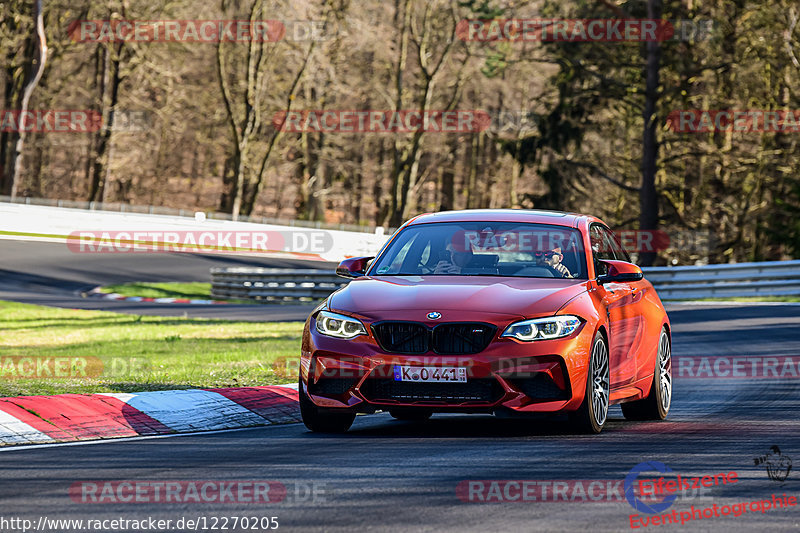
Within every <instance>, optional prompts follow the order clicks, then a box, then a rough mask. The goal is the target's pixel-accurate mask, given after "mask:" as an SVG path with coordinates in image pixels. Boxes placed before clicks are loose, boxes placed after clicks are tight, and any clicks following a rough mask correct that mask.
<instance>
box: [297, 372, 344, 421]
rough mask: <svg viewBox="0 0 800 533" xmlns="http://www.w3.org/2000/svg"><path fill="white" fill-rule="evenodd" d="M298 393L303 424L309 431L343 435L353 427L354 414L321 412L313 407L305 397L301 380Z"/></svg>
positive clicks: (312, 403)
mask: <svg viewBox="0 0 800 533" xmlns="http://www.w3.org/2000/svg"><path fill="white" fill-rule="evenodd" d="M298 392H299V395H300V414H301V415H302V417H303V424H305V425H306V427H307V428H308V429H310V430H311V431H314V432H315V433H345V432H346V431H347V430H348V429H350V426H352V425H353V421H354V420H355V419H356V414H355V413H352V412H344V413H335V412H331V411H330V410H321V409H320V408H319V407H317V406H316V405H314V402H312V401H311V399H310V398H309V397H308V396H306V393H305V391H304V390H303V381H302V380H301V381H300V386H299V388H298Z"/></svg>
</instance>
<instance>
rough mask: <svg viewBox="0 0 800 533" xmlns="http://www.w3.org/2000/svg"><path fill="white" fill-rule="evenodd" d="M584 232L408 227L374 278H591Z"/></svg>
mask: <svg viewBox="0 0 800 533" xmlns="http://www.w3.org/2000/svg"><path fill="white" fill-rule="evenodd" d="M584 258H585V254H584V249H583V240H582V238H581V234H580V232H578V231H577V230H575V229H571V228H567V227H564V226H553V225H548V224H521V223H518V222H439V223H431V224H415V225H411V226H408V227H406V228H405V229H403V230H401V232H400V233H399V234H398V235H397V236H396V237H395V238H394V239H392V241H391V243H390V244H389V246H388V247H387V249H386V250H385V251H384V252H383V253H382V254H381V255H380V256H379V257H378V259H377V260H376V261H375V264H373V265H372V267H371V268H370V271H369V274H370V275H372V276H376V275H384V276H422V275H447V276H511V277H524V278H580V279H586V262H585V259H584Z"/></svg>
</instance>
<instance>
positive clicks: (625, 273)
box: [597, 260, 644, 285]
mask: <svg viewBox="0 0 800 533" xmlns="http://www.w3.org/2000/svg"><path fill="white" fill-rule="evenodd" d="M601 263H605V264H606V265H607V266H608V274H603V275H601V276H597V283H599V284H600V285H603V284H604V283H625V282H628V281H639V280H640V279H642V278H644V274H643V273H642V269H641V268H639V267H638V266H636V265H634V264H633V263H628V262H627V261H611V260H608V261H601Z"/></svg>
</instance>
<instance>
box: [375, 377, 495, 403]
mask: <svg viewBox="0 0 800 533" xmlns="http://www.w3.org/2000/svg"><path fill="white" fill-rule="evenodd" d="M361 394H362V395H364V397H365V398H366V399H367V400H369V401H375V402H398V403H426V404H454V403H455V404H459V403H469V404H472V403H483V404H491V403H494V402H496V401H497V400H499V399H500V398H502V396H503V388H502V387H501V386H500V384H499V383H498V382H497V380H496V379H493V378H480V379H470V380H468V381H467V382H466V383H415V382H410V381H394V380H392V379H385V378H367V380H366V381H364V383H363V384H362V385H361Z"/></svg>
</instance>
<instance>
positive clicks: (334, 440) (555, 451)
mask: <svg viewBox="0 0 800 533" xmlns="http://www.w3.org/2000/svg"><path fill="white" fill-rule="evenodd" d="M11 244H12V245H11V246H9V241H4V242H0V247H2V250H3V253H2V257H1V258H0V269H2V270H3V272H2V277H3V278H4V279H2V286H1V287H0V298H3V299H14V300H18V301H30V302H34V303H35V302H36V296H34V295H33V292H34V291H36V290H39V289H41V293H42V296H41V298H42V299H41V300H39V302H44V301H45V299H47V298H49V299H51V301H54V302H55V304H57V305H69V306H72V305H73V304H68V303H67V298H68V296H67V293H68V292H69V291H70V290H73V289H75V288H76V287H77V284H80V283H84V284H86V283H89V284H90V285H91V284H92V283H93V282H94V281H96V282H97V283H96V284H99V283H107V282H109V281H108V280H111V281H118V280H119V279H120V277H122V276H129V277H128V278H127V279H129V280H132V281H133V280H136V281H142V280H145V279H147V278H144V277H142V274H143V273H144V268H145V262H147V269H148V271H149V272H151V274H152V278H153V279H155V278H158V279H159V280H164V279H187V276H189V275H191V276H198V277H199V276H201V274H202V273H201V270H202V269H206V268H208V266H210V265H211V264H218V263H215V262H216V261H218V259H215V258H209V257H206V256H203V257H201V258H199V260H197V259H192V261H199V263H201V266H198V267H197V270H194V267H189V258H186V257H184V258H177V259H175V258H172V259H170V258H167V257H166V256H165V257H158V256H150V258H149V261H145V262H142V263H141V264H133V263H132V262H130V263H128V264H127V268H126V269H125V270H119V269H117V266H115V265H113V264H112V263H109V262H108V261H112V259H106V258H105V257H99V258H98V257H95V258H94V259H93V261H96V262H95V263H93V264H94V265H95V266H94V267H93V269H92V271H93V272H92V273H91V274H90V273H86V272H81V271H80V269H79V267H78V266H76V265H74V264H73V265H71V264H69V263H68V262H65V261H62V259H63V258H62V257H61V256H59V255H58V254H59V252H57V251H53V252H52V255H50V256H48V255H46V253H45V252H49V250H50V248H48V246H50V245H48V246H45V245H39V244H37V245H35V247H36V249H35V251H32V248H33V247H32V246H31V245H30V244H25V245H23V244H21V243H11ZM55 246H57V245H55ZM9 251H10V252H11V253H9ZM66 253H69V252H66ZM146 259H148V258H146ZM48 260H50V261H56V262H55V263H53V262H51V263H50V265H51V266H47V267H46V266H44V263H45V262H47V261H48ZM182 261H184V263H183V265H184V266H182V267H180V268H178V265H179V264H181V262H182ZM31 264H34V265H36V266H35V269H34V268H31V267H30V265H31ZM272 264H276V263H272ZM107 268H113V269H115V270H113V271H107V270H106V269H107ZM173 268H178V269H177V270H174V271H172V270H170V269H173ZM25 271H27V274H29V275H32V276H33V275H35V276H38V279H37V280H36V281H32V282H31V283H30V285H28V286H27V287H26V288H24V289H19V288H17V289H14V286H15V283H18V282H19V281H18V280H25V278H24V277H19V276H24V274H22V272H25ZM165 274H166V275H169V277H167V278H165V277H164V275H165ZM8 276H10V277H8ZM15 276H17V277H15ZM137 276H138V277H137ZM59 291H61V292H59ZM65 291H66V292H65ZM73 298H74V296H73ZM84 302H85V300H84ZM96 303H98V304H99V303H102V304H103V307H105V308H109V309H112V307H111V306H109V305H108V304H109V303H114V302H100V301H98V302H96ZM162 307H163V306H162ZM194 307H200V306H194ZM239 307H244V308H247V307H248V306H225V309H221V308H214V309H213V311H214V312H216V313H219V312H225V313H229V312H230V313H231V315H229V316H231V317H236V318H240V317H244V316H248V317H251V318H255V315H252V313H264V314H261V317H262V318H261V319H265V317H268V316H269V314H268V313H266V312H264V311H260V309H261V308H260V307H259V308H257V309H256V310H255V311H254V310H253V309H249V310H248V309H245V310H241V309H238V308H239ZM114 310H121V311H125V312H141V310H136V309H134V308H118V309H114ZM668 310H669V315H670V319H671V321H672V325H673V356H674V361H673V365H674V366H673V374H674V375H675V387H674V400H673V405H672V410H671V412H670V415H669V418H668V419H667V420H666V421H664V422H658V423H656V422H626V421H624V420H623V419H622V414H621V412H620V410H619V408H618V407H614V408H613V409H612V411H611V414H610V421H609V423H608V424H607V426H606V428H605V430H604V431H603V433H602V434H600V435H598V436H579V435H573V434H571V433H570V431H569V428H568V427H567V426H566V425H565V424H563V423H562V422H559V421H553V420H502V419H496V418H493V417H490V416H468V415H462V416H455V415H436V416H434V417H433V418H432V419H431V420H430V421H428V422H425V423H411V422H397V421H394V420H392V419H391V418H390V417H389V416H388V415H386V414H377V415H372V416H361V417H358V419H357V420H356V423H355V424H354V426H353V429H351V430H350V432H349V433H347V434H345V435H341V436H326V435H318V434H312V433H310V432H308V431H307V430H306V429H305V427H304V426H302V425H301V424H291V425H285V426H273V427H267V428H259V429H249V430H239V431H232V432H220V433H210V434H195V435H188V436H180V437H172V438H156V439H139V440H130V441H107V442H102V443H98V444H81V445H74V446H49V447H38V448H32V449H8V450H6V451H3V452H0V502H2V504H3V510H2V512H0V515H2V516H3V517H9V516H16V517H25V518H29V519H31V520H33V521H34V523H36V522H37V521H38V520H39V517H41V516H46V517H48V518H49V519H54V518H55V519H68V518H73V519H83V520H86V519H117V518H123V519H146V518H148V517H153V518H156V519H165V520H166V519H170V520H172V521H173V524H174V523H175V521H177V520H178V519H181V518H185V519H197V518H198V517H207V523H208V524H209V526H210V525H211V520H212V518H211V517H228V518H229V520H232V517H241V516H247V517H264V516H266V517H277V519H278V523H279V524H280V526H279V530H297V531H362V530H376V531H460V532H463V531H487V532H494V531H524V532H528V531H581V530H583V531H626V530H631V526H630V522H629V520H630V519H629V516H630V515H631V514H634V512H635V511H634V509H633V507H632V506H631V505H630V504H629V503H628V502H627V501H625V497H624V494H622V497H621V499H619V498H617V499H616V500H613V499H612V500H613V501H603V500H601V501H583V500H586V497H585V496H584V497H581V495H580V494H578V493H576V492H575V491H574V490H573V489H570V491H569V492H567V493H564V494H562V497H560V498H556V499H557V501H545V502H542V501H519V500H520V499H521V498H520V497H519V493H518V492H515V491H512V492H509V496H508V497H511V498H513V497H514V496H515V495H516V496H518V498H517V500H518V501H512V502H502V503H485V502H480V501H463V500H462V499H461V498H460V497H459V495H461V496H463V493H462V494H459V493H457V490H456V489H457V487H458V486H459V483H462V482H467V483H468V482H469V481H470V480H479V481H486V480H510V481H518V482H522V481H529V482H536V483H539V484H540V485H539V486H541V485H542V484H545V486H550V487H552V486H553V485H547V483H550V482H554V481H568V482H573V481H582V482H583V483H582V484H581V486H583V487H586V486H588V485H589V484H590V483H591V482H592V481H600V482H601V484H602V485H603V486H607V483H611V484H613V483H616V482H619V481H621V480H623V479H625V477H626V475H627V474H628V472H629V471H630V470H631V469H632V468H634V467H635V466H636V465H637V464H639V463H641V462H643V461H658V462H661V463H664V464H665V465H666V466H668V467H669V468H671V469H672V470H673V471H674V472H675V473H679V474H681V475H682V476H684V477H687V476H698V477H699V476H705V475H711V476H713V475H715V474H720V473H728V472H736V473H737V474H738V480H737V482H736V483H732V484H728V485H725V486H721V487H712V488H710V489H707V490H705V491H703V492H702V493H699V494H698V493H697V491H689V492H688V493H685V494H684V495H683V496H682V497H679V498H678V499H677V500H676V501H675V502H674V503H673V505H672V507H670V508H669V509H668V510H666V511H664V512H663V513H660V514H666V513H671V512H672V511H673V510H675V511H677V512H678V515H680V513H681V512H684V511H689V510H690V509H691V507H692V506H694V507H695V508H700V509H702V508H706V507H712V506H713V505H718V506H719V507H720V508H722V507H723V506H730V505H734V504H739V503H743V502H751V501H753V500H764V499H769V500H771V498H772V495H773V494H775V495H777V496H781V495H783V494H784V493H786V495H787V497H790V496H794V497H798V496H800V474H798V471H797V470H798V469H800V416H798V408H799V407H800V401H798V392H799V390H800V387H798V383H800V378H799V377H798V376H796V375H794V376H792V375H791V374H789V375H787V376H785V377H784V378H781V379H758V378H749V379H728V378H722V377H716V378H701V379H691V378H687V377H681V376H680V375H677V372H676V367H677V368H680V367H681V364H682V361H683V362H686V361H687V360H689V359H693V360H695V361H699V360H700V359H701V358H703V357H711V356H726V357H729V358H730V357H733V356H739V357H766V356H775V357H777V356H795V357H797V356H798V355H800V306H796V305H768V306H738V305H737V306H731V305H721V304H711V303H709V304H708V305H702V306H700V305H671V306H669V307H668ZM192 311H193V310H190V311H189V312H190V314H191V316H200V315H198V314H196V313H197V312H192ZM160 312H161V311H160V310H159V313H160ZM266 319H268V318H266ZM773 446H778V447H779V448H780V451H781V453H782V461H783V463H782V464H783V465H784V466H785V465H787V464H788V463H790V462H791V460H794V462H795V468H794V469H792V470H791V471H790V472H789V475H788V477H787V478H786V479H785V480H784V481H775V480H772V479H770V478H769V477H768V475H767V471H766V469H765V467H764V466H763V465H756V464H755V461H754V459H755V458H758V457H760V456H764V455H765V454H767V453H770V448H771V447H773ZM773 455H774V452H773ZM773 458H774V457H773ZM657 476H658V475H657V474H655V473H652V474H647V477H657ZM92 480H94V481H123V480H127V481H131V482H133V481H139V482H145V481H152V482H160V481H197V482H202V481H208V480H216V481H228V480H251V481H252V480H259V481H277V482H280V483H282V484H283V486H285V488H286V491H287V492H286V496H285V498H284V499H283V500H282V501H280V502H278V503H270V504H248V503H230V502H226V503H210V504H209V503H202V504H200V503H193V502H188V503H186V502H183V503H179V504H176V503H169V502H156V503H152V502H150V503H136V504H133V503H121V502H117V503H104V504H97V503H76V502H75V501H73V500H72V499H71V498H70V493H69V490H70V486H71V485H72V484H73V483H76V482H81V481H92ZM462 486H463V484H462ZM482 486H485V487H489V486H490V484H489V483H488V482H486V483H485V485H482ZM504 486H512V485H504ZM570 487H574V485H570ZM314 489H316V491H317V492H316V496H311V495H310V493H311V492H312V491H313V490H314ZM618 490H619V491H620V492H623V489H622V486H621V485H620V486H619V488H618ZM482 494H484V495H486V494H490V493H489V492H482ZM537 494H538V493H537ZM465 499H468V498H465ZM549 499H550V500H552V499H553V498H552V497H550V498H549ZM570 499H571V500H573V501H564V500H570ZM639 515H640V516H654V515H647V514H643V513H639ZM221 523H222V522H219V524H221ZM229 527H230V524H229ZM0 529H2V528H0ZM641 529H644V530H647V531H651V530H658V531H679V530H680V531H726V532H730V531H753V530H762V531H797V530H798V529H800V507H799V506H795V507H789V508H787V509H770V510H767V511H766V512H763V513H762V512H761V511H759V510H757V509H756V510H749V509H748V511H747V512H746V513H744V514H742V515H741V516H738V517H734V516H733V515H730V516H728V517H724V518H723V517H719V518H716V517H715V518H705V519H702V520H700V521H690V522H688V523H686V524H684V525H682V526H681V525H668V526H658V525H653V526H651V527H646V528H641ZM170 530H178V529H176V528H174V527H173V528H172V529H170Z"/></svg>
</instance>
